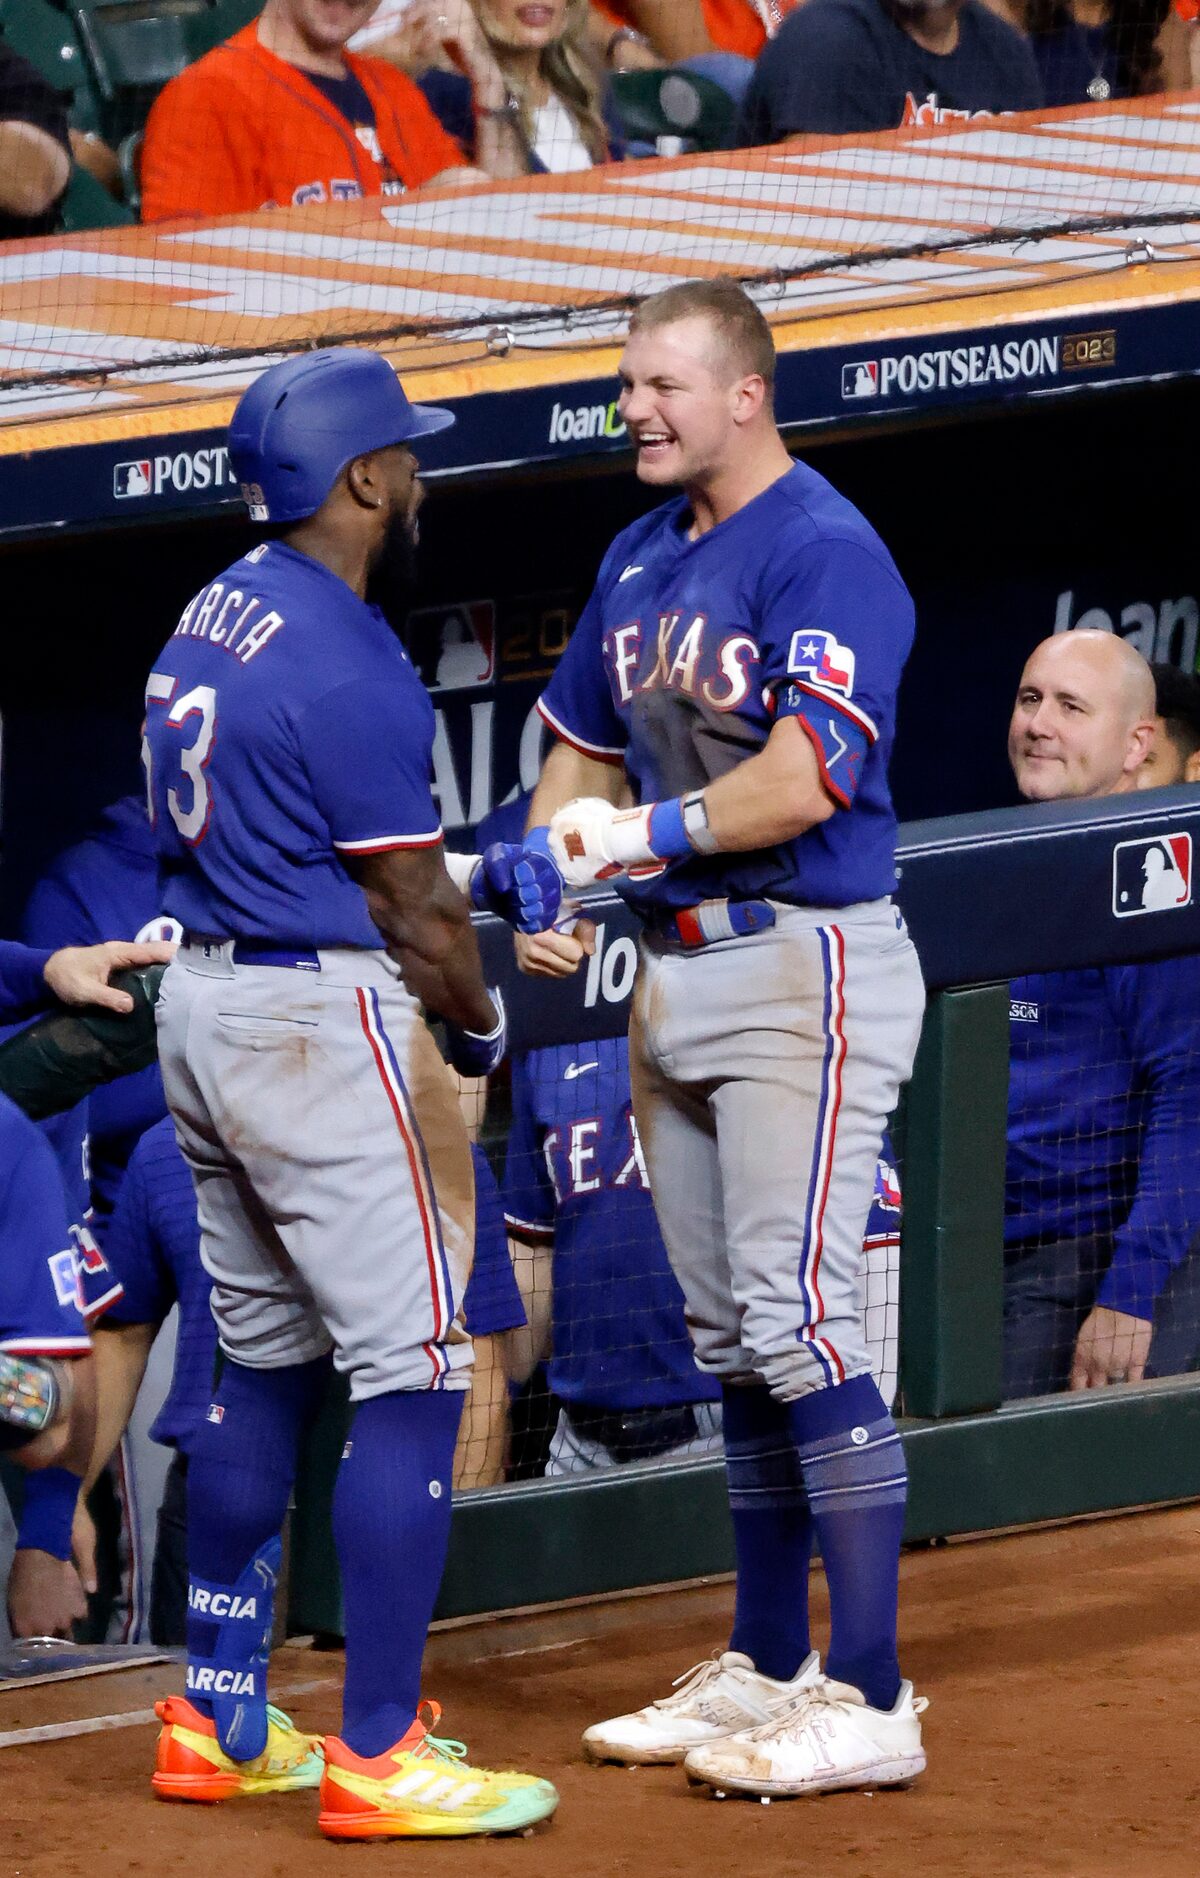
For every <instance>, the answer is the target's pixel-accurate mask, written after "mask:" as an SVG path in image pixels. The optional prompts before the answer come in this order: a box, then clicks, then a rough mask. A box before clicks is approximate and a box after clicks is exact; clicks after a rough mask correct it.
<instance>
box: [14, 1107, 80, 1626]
mask: <svg viewBox="0 0 1200 1878" xmlns="http://www.w3.org/2000/svg"><path fill="white" fill-rule="evenodd" d="M94 1424H95V1387H94V1376H93V1366H92V1359H91V1340H90V1338H89V1336H88V1333H87V1327H86V1325H85V1323H84V1319H83V1314H82V1311H81V1307H80V1295H79V1280H78V1271H77V1254H76V1246H75V1242H74V1239H73V1237H72V1233H71V1228H70V1225H69V1223H68V1219H67V1209H66V1203H65V1200H64V1197H63V1188H62V1179H61V1176H60V1173H59V1170H58V1166H57V1164H56V1162H55V1158H54V1154H53V1152H52V1150H51V1148H50V1146H49V1144H48V1143H47V1141H46V1139H45V1137H44V1136H43V1135H42V1133H41V1132H40V1130H39V1129H38V1128H37V1127H35V1125H34V1124H33V1122H31V1121H30V1120H29V1119H28V1118H27V1117H26V1116H25V1115H23V1114H22V1113H21V1111H20V1110H19V1109H18V1108H17V1107H16V1106H15V1105H14V1104H13V1103H11V1102H10V1101H8V1099H7V1097H4V1096H0V1450H2V1451H3V1452H4V1453H5V1454H6V1455H7V1456H8V1458H9V1459H10V1460H13V1461H16V1462H17V1464H18V1465H19V1466H21V1467H22V1468H25V1469H27V1470H29V1472H28V1478H27V1480H26V1491H25V1497H24V1504H23V1509H22V1514H21V1519H20V1524H19V1528H18V1533H17V1551H16V1553H15V1556H14V1559H13V1566H12V1572H11V1575H10V1578H9V1585H8V1609H9V1617H10V1621H11V1623H12V1628H13V1630H14V1632H15V1633H16V1634H17V1635H18V1636H28V1635H32V1634H42V1633H43V1631H44V1630H45V1629H46V1628H47V1626H49V1628H50V1630H52V1631H54V1632H60V1633H62V1634H66V1633H67V1632H68V1631H69V1628H70V1625H71V1622H72V1621H73V1620H74V1619H75V1618H76V1617H81V1616H83V1615H84V1612H85V1609H86V1606H85V1605H84V1602H83V1599H82V1596H81V1594H80V1592H79V1587H78V1581H77V1579H76V1578H75V1574H74V1571H73V1569H72V1567H71V1564H70V1557H71V1520H72V1517H73V1515H74V1511H75V1502H76V1500H77V1499H78V1497H79V1486H80V1479H81V1477H82V1475H83V1473H84V1470H85V1468H86V1466H87V1457H88V1454H89V1452H90V1449H91V1442H92V1435H93V1431H94Z"/></svg>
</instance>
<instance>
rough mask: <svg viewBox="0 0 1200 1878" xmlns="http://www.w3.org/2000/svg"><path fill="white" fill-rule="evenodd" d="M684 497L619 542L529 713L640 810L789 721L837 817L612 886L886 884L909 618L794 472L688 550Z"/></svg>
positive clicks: (873, 890)
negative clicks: (619, 782)
mask: <svg viewBox="0 0 1200 1878" xmlns="http://www.w3.org/2000/svg"><path fill="white" fill-rule="evenodd" d="M690 524H691V515H690V510H689V507H688V503H687V499H686V497H683V496H680V497H677V498H676V499H675V500H674V501H672V502H668V503H666V504H665V505H664V506H663V507H661V508H658V509H655V510H654V511H653V512H652V513H651V514H650V515H647V516H644V517H643V518H642V519H641V520H640V521H638V522H635V523H634V524H633V526H632V527H630V528H627V529H626V530H625V531H624V532H623V533H622V534H620V535H618V537H617V539H616V541H615V542H614V543H613V546H612V547H611V548H610V549H609V551H608V553H607V555H606V556H605V558H604V562H603V564H602V566H601V569H600V574H599V578H598V580H597V582H596V587H595V591H594V592H593V594H592V597H591V599H590V600H589V602H588V605H587V607H586V608H585V610H584V613H583V615H582V617H581V619H580V621H579V623H578V625H577V626H576V628H575V631H574V633H573V635H572V638H571V642H570V644H569V646H568V647H567V650H566V652H565V653H564V655H563V658H562V662H561V664H560V665H559V667H558V670H557V671H556V672H555V675H554V677H553V678H552V679H551V681H550V684H549V685H548V687H547V689H546V692H545V694H544V696H543V698H542V700H541V702H540V705H539V709H540V710H541V713H542V715H543V717H544V718H545V719H546V721H547V723H548V724H549V725H550V728H551V729H552V730H553V731H554V732H555V733H556V734H557V735H558V736H560V737H562V738H563V739H564V740H565V741H566V742H568V743H571V744H574V745H575V746H576V747H577V748H579V749H581V750H583V751H585V752H586V753H587V754H588V755H590V756H598V757H601V758H611V759H612V760H613V761H614V762H624V764H625V767H626V770H627V771H628V774H629V776H630V780H631V782H632V785H633V788H634V791H635V794H636V796H637V799H638V800H639V801H640V802H653V801H657V800H659V799H660V798H661V797H664V796H678V795H682V794H684V793H686V792H687V791H688V790H691V789H697V788H702V787H703V786H704V785H705V784H706V783H709V782H712V781H713V780H714V779H715V778H716V777H718V776H723V775H724V774H725V773H726V772H727V771H729V770H730V769H732V768H733V767H734V766H735V765H736V764H738V763H740V762H742V761H744V759H745V758H746V757H748V756H752V755H753V754H754V753H755V752H756V751H757V750H760V749H761V748H762V746H763V744H764V743H765V742H766V740H767V737H768V736H769V734H770V731H771V729H772V726H773V725H774V724H775V723H776V722H777V720H778V719H779V718H780V717H784V716H790V717H795V719H796V721H797V723H798V724H799V726H800V728H801V730H802V731H803V733H804V735H805V736H806V737H807V738H808V740H809V742H810V743H811V745H812V747H813V750H814V753H815V755H816V759H817V764H818V768H819V771H820V775H821V779H822V781H823V783H824V785H825V787H826V789H827V790H828V792H829V794H830V796H831V797H832V799H833V800H834V802H835V803H836V804H837V805H838V807H837V812H836V813H835V814H834V815H833V816H832V817H831V818H830V819H829V820H828V821H825V822H823V823H821V824H819V825H818V826H817V827H815V828H811V829H809V830H808V832H807V833H805V834H803V835H801V836H799V837H798V838H797V839H796V840H794V841H788V842H782V843H780V844H779V845H778V846H776V847H772V848H764V849H758V850H756V851H754V852H752V853H748V854H720V855H713V856H711V857H709V858H701V857H695V858H688V859H686V860H682V861H677V862H675V863H673V864H671V865H669V866H667V867H666V868H664V869H663V870H661V871H660V872H658V873H656V874H652V875H651V874H643V875H639V877H638V878H637V879H636V880H628V879H624V878H623V879H620V880H618V881H617V882H616V883H615V884H616V885H617V886H618V888H619V889H620V891H621V892H622V894H624V896H625V898H626V899H628V900H629V901H630V902H631V903H632V904H633V905H634V906H635V907H638V908H641V909H646V910H648V909H651V908H653V907H654V906H656V905H658V906H687V905H691V904H693V903H694V902H696V901H698V900H703V899H706V898H709V897H714V896H719V895H729V896H730V897H733V898H741V899H744V898H748V897H752V896H755V895H760V894H765V895H768V896H770V897H771V898H773V899H777V900H783V901H789V902H793V903H796V904H799V905H808V906H848V905H852V904H854V903H856V902H858V901H863V900H876V899H880V898H882V897H883V896H884V895H886V894H888V893H890V892H891V891H892V889H893V887H894V886H895V884H896V874H895V863H894V850H895V834H896V824H895V816H894V813H893V810H892V803H891V797H890V795H889V792H888V782H887V765H888V757H889V755H890V752H891V746H892V738H893V732H894V726H895V713H896V693H897V689H898V687H899V683H900V674H901V671H902V670H903V666H904V661H905V659H906V658H907V656H908V652H909V648H910V646H911V644H912V637H913V606H912V601H911V599H910V598H909V595H908V591H907V589H906V588H905V586H904V583H903V581H902V580H901V578H900V575H899V574H898V573H897V571H896V568H895V565H894V563H893V561H892V558H891V556H890V555H889V553H888V551H887V549H886V548H885V547H884V545H883V543H882V541H881V540H880V539H879V536H878V535H877V534H876V533H875V531H874V529H873V528H872V527H871V526H870V524H869V523H868V522H866V521H865V520H864V519H863V517H862V516H861V515H860V514H859V513H858V511H857V510H856V509H855V508H854V507H852V505H851V504H850V503H849V502H847V501H846V499H845V497H844V496H841V495H839V494H838V493H837V491H836V490H835V489H833V488H831V486H830V485H829V483H827V482H826V481H825V478H824V477H823V476H819V475H818V474H817V473H816V471H815V470H811V469H809V468H808V467H807V465H806V464H803V463H796V464H793V466H792V468H791V469H790V470H788V471H787V472H786V474H785V475H783V476H782V477H780V478H779V480H778V481H777V482H775V483H773V484H772V485H771V486H770V488H768V489H766V490H764V491H763V493H762V494H761V495H759V496H757V497H756V498H755V499H754V500H753V501H752V502H748V503H747V504H746V506H745V507H744V508H741V509H739V510H738V511H737V512H736V514H734V515H731V516H729V517H728V519H727V520H725V521H724V522H721V523H719V524H718V525H717V526H716V527H715V528H712V529H710V530H709V531H708V532H707V533H706V534H703V535H700V536H698V537H697V538H696V539H695V540H692V539H690V537H689V532H688V531H689V528H690Z"/></svg>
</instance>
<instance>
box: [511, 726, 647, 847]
mask: <svg viewBox="0 0 1200 1878" xmlns="http://www.w3.org/2000/svg"><path fill="white" fill-rule="evenodd" d="M625 786H626V785H625V770H624V766H623V765H622V764H620V763H602V762H601V761H600V759H599V757H593V756H585V755H584V754H583V752H582V750H575V749H573V748H572V747H571V745H570V744H569V743H556V744H554V746H553V748H552V749H551V750H550V751H549V752H548V753H547V756H546V760H545V762H544V763H543V764H542V773H541V775H540V776H539V777H538V782H537V788H536V789H535V790H534V792H533V798H532V800H531V802H530V804H529V818H528V820H527V822H526V824H525V826H526V827H527V828H544V827H545V826H546V824H547V823H548V822H549V820H550V817H551V816H552V815H554V814H555V813H557V811H558V810H559V809H561V808H562V807H563V806H564V804H565V803H567V802H573V801H574V800H575V798H576V796H601V797H602V798H603V799H604V801H606V802H613V803H617V802H620V801H621V799H622V797H623V795H624V793H625Z"/></svg>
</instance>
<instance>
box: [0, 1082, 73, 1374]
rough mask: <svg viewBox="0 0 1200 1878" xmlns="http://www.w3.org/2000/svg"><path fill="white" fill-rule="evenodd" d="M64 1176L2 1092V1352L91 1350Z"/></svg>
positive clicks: (60, 1353) (53, 1353)
mask: <svg viewBox="0 0 1200 1878" xmlns="http://www.w3.org/2000/svg"><path fill="white" fill-rule="evenodd" d="M90 1347H91V1345H90V1341H89V1338H88V1334H87V1330H86V1328H85V1326H84V1321H83V1314H82V1311H81V1308H80V1296H79V1279H78V1273H77V1265H76V1252H75V1244H74V1241H73V1239H72V1235H71V1229H70V1225H69V1223H68V1220H67V1208H66V1201H65V1200H64V1198H63V1189H62V1179H61V1177H60V1175H59V1171H58V1166H57V1164H56V1162H55V1159H54V1155H53V1153H52V1151H51V1149H50V1146H49V1144H48V1143H47V1141H46V1140H45V1137H44V1136H43V1135H42V1134H41V1133H40V1132H39V1130H38V1129H37V1128H35V1126H34V1124H33V1123H32V1122H31V1121H30V1120H29V1118H28V1116H26V1115H23V1114H22V1113H21V1111H20V1109H19V1108H17V1107H16V1105H15V1103H12V1102H10V1101H9V1100H8V1098H7V1096H0V1350H7V1351H9V1352H10V1353H11V1354H14V1355H24V1356H78V1355H81V1354H82V1353H83V1352H84V1351H85V1350H87V1349H90Z"/></svg>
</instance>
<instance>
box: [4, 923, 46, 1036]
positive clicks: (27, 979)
mask: <svg viewBox="0 0 1200 1878" xmlns="http://www.w3.org/2000/svg"><path fill="white" fill-rule="evenodd" d="M49 958H50V953H49V952H48V951H35V950H34V949H33V948H32V947H31V946H23V945H18V944H17V942H16V940H15V939H0V1024H14V1023H16V1021H17V1020H18V1018H22V1017H28V1016H30V1015H31V1013H32V1012H34V1011H44V1010H45V1009H46V1007H47V1006H48V1005H49V1004H51V1003H52V1002H53V999H52V997H51V995H50V987H49V986H48V985H47V983H46V980H45V978H44V976H43V973H44V972H45V970H46V963H47V961H48V959H49Z"/></svg>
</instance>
